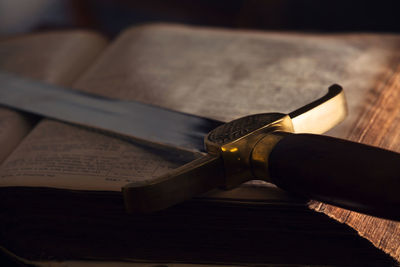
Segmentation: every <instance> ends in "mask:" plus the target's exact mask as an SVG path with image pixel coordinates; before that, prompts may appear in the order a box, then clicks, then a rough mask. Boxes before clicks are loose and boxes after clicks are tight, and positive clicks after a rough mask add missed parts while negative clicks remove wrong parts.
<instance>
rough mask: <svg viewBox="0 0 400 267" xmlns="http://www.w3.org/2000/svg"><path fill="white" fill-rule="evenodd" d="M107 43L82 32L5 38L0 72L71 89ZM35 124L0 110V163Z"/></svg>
mask: <svg viewBox="0 0 400 267" xmlns="http://www.w3.org/2000/svg"><path fill="white" fill-rule="evenodd" d="M106 43H107V42H106V40H105V39H104V38H103V37H102V36H100V35H98V34H95V33H91V32H85V31H65V32H48V33H35V34H29V35H22V36H17V37H12V38H5V39H4V40H2V41H0V71H7V72H12V73H17V74H19V75H22V76H25V77H30V78H34V79H37V80H42V81H45V82H48V83H52V84H57V85H63V86H70V85H71V83H72V82H73V81H74V80H75V79H76V78H77V76H78V75H79V74H80V73H81V72H82V71H83V70H84V69H86V68H87V66H88V65H89V64H90V63H91V62H92V61H93V60H94V59H95V58H96V57H97V55H98V54H99V52H100V51H101V50H102V49H103V48H104V47H105V46H106ZM0 90H1V88H0ZM34 122H35V120H32V118H29V117H26V116H23V115H22V114H21V113H18V112H14V111H11V110H10V109H6V108H0V147H1V148H2V149H1V151H0V162H2V161H3V160H4V159H5V158H6V157H7V155H8V154H10V153H11V151H13V149H14V148H15V147H16V146H17V145H18V143H19V142H20V141H21V140H22V138H23V137H24V136H25V135H26V134H27V133H28V132H29V131H30V129H31V128H32V124H33V123H34Z"/></svg>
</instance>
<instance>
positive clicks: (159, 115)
mask: <svg viewBox="0 0 400 267" xmlns="http://www.w3.org/2000/svg"><path fill="white" fill-rule="evenodd" d="M0 104H1V105H4V106H6V107H9V108H13V109H17V110H20V111H24V112H29V113H33V114H35V115H39V116H43V117H47V118H51V119H55V120H59V121H63V122H68V123H72V124H77V125H81V126H86V127H93V128H96V129H100V130H104V131H107V132H111V133H114V134H117V135H122V136H126V137H130V138H133V139H136V140H139V141H145V142H151V143H156V144H162V145H166V146H174V147H179V148H181V149H184V150H188V151H201V152H203V151H205V150H204V144H203V139H204V136H205V135H206V134H207V133H208V132H210V131H211V130H213V129H214V128H216V127H217V126H219V125H221V124H222V122H220V121H217V120H212V119H208V118H204V117H200V116H196V115H191V114H186V113H182V112H178V111H173V110H169V109H165V108H162V107H157V106H152V105H149V104H143V103H139V102H135V101H124V100H118V99H110V98H104V97H101V96H97V95H92V94H88V93H84V92H80V91H76V90H72V89H66V88H63V87H59V86H55V85H50V84H46V83H42V82H39V81H35V80H32V79H28V78H23V77H20V76H17V75H14V74H11V73H6V72H0Z"/></svg>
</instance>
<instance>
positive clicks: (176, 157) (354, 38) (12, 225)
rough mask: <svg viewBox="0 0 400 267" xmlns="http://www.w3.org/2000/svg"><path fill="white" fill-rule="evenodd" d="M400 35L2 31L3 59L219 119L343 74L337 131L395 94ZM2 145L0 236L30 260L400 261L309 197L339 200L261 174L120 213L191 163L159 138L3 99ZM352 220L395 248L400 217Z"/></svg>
mask: <svg viewBox="0 0 400 267" xmlns="http://www.w3.org/2000/svg"><path fill="white" fill-rule="evenodd" d="M399 45H400V36H395V35H374V34H348V35H313V34H296V33H268V32H252V31H231V30H222V29H210V28H194V27H187V26H179V25H163V24H158V25H149V26H140V27H133V28H130V29H127V30H126V31H124V32H123V33H121V34H120V35H119V36H118V37H117V38H116V39H115V40H113V41H112V42H111V43H110V44H108V45H107V43H106V41H105V40H104V38H102V37H101V36H99V35H96V34H94V33H89V32H57V33H44V34H33V35H31V36H25V37H19V38H13V39H10V40H4V41H2V42H0V68H1V69H2V70H7V71H11V72H16V73H19V74H22V75H26V76H29V77H34V78H37V79H41V80H44V81H47V82H50V83H55V84H60V85H68V86H70V87H73V88H75V89H78V90H82V91H85V92H90V93H94V94H98V95H102V96H107V97H113V98H121V99H124V100H135V101H140V102H144V103H149V104H153V105H158V106H162V107H166V108H169V109H173V110H178V111H183V112H187V113H192V114H196V115H201V116H206V117H209V118H213V119H218V120H223V121H229V120H232V119H235V118H238V117H241V116H244V115H248V114H254V113H265V112H282V113H287V112H290V111H292V110H294V109H296V108H298V107H301V106H303V105H305V104H307V103H308V102H310V101H312V100H314V99H316V98H318V97H320V96H322V95H323V94H324V93H325V92H326V91H327V88H328V86H329V85H331V84H333V83H339V84H340V85H342V86H343V87H344V89H345V93H346V95H347V98H348V102H349V110H350V116H349V117H348V118H347V119H346V120H345V122H343V123H342V124H341V125H340V126H338V127H336V128H335V129H333V130H332V131H330V132H329V133H328V134H330V135H333V136H337V137H342V138H347V137H349V136H350V137H351V136H355V134H356V133H355V132H357V131H358V132H359V131H361V130H360V127H361V126H362V124H360V122H364V121H367V120H369V118H365V116H366V115H365V114H369V115H371V114H372V113H373V112H372V111H376V107H377V104H376V101H377V100H376V99H381V98H382V97H383V96H381V95H382V94H384V92H386V91H384V89H385V86H384V84H383V85H382V82H385V81H387V77H389V76H390V75H394V74H393V73H395V72H396V69H395V68H396V66H397V65H398V63H399V62H400V61H399V60H398V59H399V56H400V50H399V49H398V47H399ZM390 77H391V76H390ZM389 80H390V79H389ZM0 89H1V88H0ZM392 91H393V90H392ZM392 91H390V92H392ZM386 97H387V96H386ZM385 99H387V98H384V100H385ZM373 114H375V113H373ZM371 116H372V115H371ZM372 119H373V118H372ZM360 125H361V126H360ZM358 132H357V133H358ZM376 134H378V133H376ZM399 144H400V143H399ZM0 146H1V147H2V148H4V149H2V151H1V152H2V155H1V159H2V160H3V162H2V163H1V166H0V193H1V194H0V195H1V196H0V198H1V199H0V200H1V201H0V206H1V210H2V212H1V213H0V221H1V225H2V227H1V229H0V230H1V232H0V236H1V240H2V241H1V242H2V244H0V245H1V246H3V247H4V248H6V249H7V250H9V251H11V252H12V253H15V254H16V255H19V256H22V257H24V258H26V259H30V260H48V259H55V260H76V259H99V260H132V261H149V262H152V261H157V262H196V263H210V262H211V263H280V264H338V265H340V264H350V265H355V264H360V265H363V264H365V263H369V264H371V263H372V264H392V263H393V261H392V259H391V258H390V257H389V256H387V255H385V254H384V253H383V252H382V251H380V250H379V249H376V248H375V247H374V246H373V245H372V244H371V243H370V242H369V241H367V239H364V238H362V237H360V236H359V235H358V234H357V231H355V230H353V229H352V228H350V227H349V226H347V225H346V224H340V223H337V222H336V221H335V220H333V219H330V218H329V217H327V216H325V215H323V214H321V213H317V212H314V211H312V210H310V207H309V205H311V208H314V209H317V210H319V211H325V212H328V211H329V210H332V212H331V214H330V215H332V216H336V218H338V219H342V221H345V220H344V219H343V217H341V218H339V217H340V216H338V215H337V212H338V211H340V212H342V213H346V212H347V211H344V210H342V209H337V208H334V207H331V206H326V205H324V204H321V203H317V202H311V203H309V202H308V201H307V200H304V199H299V198H296V197H293V196H291V195H289V194H287V193H285V192H283V191H281V190H279V189H278V188H276V187H275V186H273V185H270V184H267V183H264V182H257V181H255V182H250V183H247V184H245V185H243V186H241V187H239V188H237V189H234V190H232V191H219V190H215V191H213V192H209V193H207V194H206V195H204V196H199V197H197V198H195V199H193V200H191V201H188V202H186V203H182V204H180V205H177V206H175V207H172V208H170V209H168V210H165V211H162V212H158V213H155V214H148V215H127V214H125V212H124V207H123V201H122V195H121V192H120V191H121V187H122V186H123V185H125V184H127V183H129V182H132V181H143V180H151V179H154V178H156V177H158V176H159V175H161V174H163V173H165V172H167V171H168V170H170V169H172V168H176V167H177V166H180V165H182V164H184V163H186V162H189V161H190V160H192V159H193V157H190V156H187V155H185V156H182V154H181V153H179V150H178V149H177V150H176V151H172V150H171V151H165V150H163V149H157V148H154V147H151V148H150V147H146V146H143V145H141V144H136V143H134V142H128V141H124V140H119V139H116V138H114V137H111V136H106V135H102V134H100V133H97V132H95V131H90V130H87V129H82V128H79V127H76V126H72V125H67V124H63V123H60V122H56V121H52V120H48V119H40V120H38V118H31V117H29V116H26V114H20V113H17V112H14V111H10V110H8V109H5V108H2V109H1V110H0ZM333 211H335V212H336V213H335V212H333ZM335 214H336V215H335ZM349 216H350V215H349ZM355 216H359V217H360V218H362V219H360V220H359V221H358V222H357V223H353V224H352V226H353V227H354V228H355V229H356V230H358V231H360V233H361V234H362V235H364V236H366V237H367V238H368V239H369V240H370V241H372V243H373V244H376V245H377V244H378V243H379V245H380V246H381V248H382V249H383V250H384V251H386V252H388V253H391V255H392V256H393V257H394V258H396V259H398V258H399V250H400V249H399V247H400V246H399V244H398V243H397V241H396V239H395V237H396V236H397V237H398V236H399V232H398V230H397V229H398V228H397V227H398V226H397V223H396V222H388V221H384V220H380V219H376V218H372V219H370V216H364V215H355ZM363 220H364V221H365V220H366V221H367V222H368V223H366V224H365V223H363V222H362V221H363ZM369 222H371V225H369ZM373 223H374V224H373ZM372 224H373V225H372ZM376 224H378V225H382V227H384V229H385V230H384V231H383V233H382V235H385V236H387V235H389V233H388V231H387V229H389V228H388V227H392V229H393V231H392V232H391V233H390V234H391V236H390V238H394V239H393V240H392V241H390V240H389V241H388V240H386V241H387V242H386V243H384V245H382V244H383V243H382V242H381V241H382V236H379V235H376V232H375V233H374V235H373V236H371V235H370V236H369V235H368V233H369V232H370V231H371V230H370V229H372V227H375V226H376ZM374 230H375V231H376V229H374ZM374 238H375V239H374Z"/></svg>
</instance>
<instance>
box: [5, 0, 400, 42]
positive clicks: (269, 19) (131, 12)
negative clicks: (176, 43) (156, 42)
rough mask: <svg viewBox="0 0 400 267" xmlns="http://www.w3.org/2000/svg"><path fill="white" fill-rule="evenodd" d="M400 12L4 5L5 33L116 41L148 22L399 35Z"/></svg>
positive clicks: (70, 2)
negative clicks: (59, 32) (85, 32)
mask: <svg viewBox="0 0 400 267" xmlns="http://www.w3.org/2000/svg"><path fill="white" fill-rule="evenodd" d="M16 3H19V4H16ZM33 3H35V4H33ZM21 13H22V14H21ZM399 13H400V1H388V0H380V1H351V0H348V1H341V0H339V1H323V0H320V1H317V0H292V1H290V0H229V1H222V0H220V1H217V0H145V1H124V0H116V1H110V0H40V1H39V0H35V1H30V0H24V1H22V0H17V1H16V0H0V24H1V25H2V26H0V34H2V35H9V34H14V33H23V32H31V31H39V30H49V29H51V30H53V29H65V28H85V29H93V30H96V31H100V32H102V33H103V34H105V35H107V36H108V37H110V38H112V37H114V36H115V35H117V34H118V33H119V32H120V31H121V30H122V29H124V28H126V27H128V26H131V25H134V24H143V23H148V22H173V23H184V24H192V25H204V26H217V27H228V28H251V29H263V30H279V31H312V32H347V31H357V32H360V31H362V32H394V33H396V32H400V15H399ZM1 17H3V19H1ZM4 21H5V23H4Z"/></svg>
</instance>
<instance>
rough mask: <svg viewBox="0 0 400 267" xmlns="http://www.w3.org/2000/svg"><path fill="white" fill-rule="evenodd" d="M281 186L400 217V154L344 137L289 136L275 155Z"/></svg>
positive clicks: (274, 172)
mask: <svg viewBox="0 0 400 267" xmlns="http://www.w3.org/2000/svg"><path fill="white" fill-rule="evenodd" d="M269 172H270V176H271V179H272V180H273V182H274V183H275V184H276V185H278V186H279V187H281V188H283V189H286V190H288V191H290V192H294V193H297V194H300V195H303V196H306V197H308V198H311V199H317V200H321V201H323V202H326V203H330V204H333V205H337V206H340V207H343V208H346V209H351V210H355V211H360V212H363V213H367V214H371V215H374V216H379V217H384V218H388V219H393V220H400V154H398V153H395V152H392V151H388V150H384V149H380V148H377V147H371V146H367V145H363V144H359V143H354V142H350V141H346V140H342V139H337V138H332V137H328V136H322V135H313V134H288V135H286V136H284V137H283V139H282V140H280V141H279V142H278V143H277V144H276V146H275V147H274V148H273V150H272V152H271V154H270V156H269Z"/></svg>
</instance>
